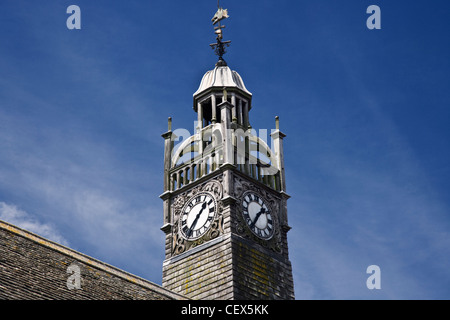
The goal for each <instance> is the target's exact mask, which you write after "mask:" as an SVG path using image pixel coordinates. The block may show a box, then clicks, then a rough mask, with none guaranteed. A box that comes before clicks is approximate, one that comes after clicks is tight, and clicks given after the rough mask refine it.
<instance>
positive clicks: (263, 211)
mask: <svg viewBox="0 0 450 320" xmlns="http://www.w3.org/2000/svg"><path fill="white" fill-rule="evenodd" d="M265 212H266V209H264V208H261V210H259V212H258V213H257V214H256V216H255V220H253V221H252V223H251V224H250V228H253V227H254V226H255V224H256V222H257V221H258V219H259V217H260V216H261V214H263V213H265Z"/></svg>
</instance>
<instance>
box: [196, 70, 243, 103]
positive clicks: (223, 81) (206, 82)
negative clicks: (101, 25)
mask: <svg viewBox="0 0 450 320" xmlns="http://www.w3.org/2000/svg"><path fill="white" fill-rule="evenodd" d="M223 87H227V88H230V87H234V88H238V89H240V90H242V91H244V92H245V93H246V94H248V95H250V96H251V95H252V94H251V93H250V92H249V91H248V90H247V88H246V87H245V85H244V81H242V78H241V76H240V75H239V73H237V72H236V71H234V70H231V69H230V67H228V66H226V65H225V66H216V67H215V68H214V69H213V70H210V71H207V72H206V73H205V75H204V76H203V79H202V82H201V83H200V87H199V88H198V90H197V91H196V92H195V93H194V97H196V96H198V95H200V94H201V93H202V92H204V91H205V90H207V89H209V88H219V89H223Z"/></svg>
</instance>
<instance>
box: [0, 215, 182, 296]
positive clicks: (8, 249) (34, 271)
mask: <svg viewBox="0 0 450 320" xmlns="http://www.w3.org/2000/svg"><path fill="white" fill-rule="evenodd" d="M69 266H71V268H69ZM74 269H75V270H76V269H77V270H78V271H79V272H80V273H79V275H80V276H79V282H78V283H77V282H76V281H75V278H74V277H76V276H77V272H75V271H74ZM68 271H69V272H68ZM72 280H73V281H72ZM68 282H69V286H68ZM77 284H79V286H77ZM69 287H70V288H71V289H69ZM78 287H79V288H78ZM0 299H11V300H12V299H27V300H40V299H56V300H64V299H71V300H72V299H73V300H85V299H89V300H90V299H93V300H111V299H118V300H129V299H136V300H138V299H139V300H140V299H146V300H183V299H185V298H184V297H183V296H181V295H178V294H175V293H173V292H171V291H169V290H166V289H164V288H162V287H161V286H158V285H156V284H154V283H152V282H149V281H147V280H145V279H142V278H139V277H137V276H134V275H132V274H129V273H127V272H125V271H122V270H120V269H118V268H115V267H113V266H110V265H108V264H106V263H103V262H101V261H98V260H96V259H93V258H91V257H88V256H86V255H83V254H81V253H79V252H77V251H75V250H72V249H69V248H67V247H64V246H61V245H59V244H57V243H54V242H52V241H49V240H46V239H44V238H42V237H40V236H37V235H35V234H33V233H31V232H28V231H25V230H23V229H20V228H17V227H15V226H13V225H11V224H8V223H5V222H3V221H0Z"/></svg>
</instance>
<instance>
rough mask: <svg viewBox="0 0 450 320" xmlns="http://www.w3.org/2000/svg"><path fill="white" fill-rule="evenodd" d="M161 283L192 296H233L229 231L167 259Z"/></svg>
mask: <svg viewBox="0 0 450 320" xmlns="http://www.w3.org/2000/svg"><path fill="white" fill-rule="evenodd" d="M163 287H164V288H167V289H169V290H171V291H174V292H177V293H179V294H182V295H186V296H187V297H189V298H192V299H199V300H200V299H207V300H228V299H233V279H232V254H231V243H230V235H226V236H221V237H219V238H217V239H214V240H212V241H210V242H207V243H205V244H202V245H200V246H198V247H196V248H194V249H191V250H189V251H187V252H186V253H184V254H180V255H178V256H175V257H173V258H171V259H169V260H166V261H165V262H164V265H163Z"/></svg>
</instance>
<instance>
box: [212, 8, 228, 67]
mask: <svg viewBox="0 0 450 320" xmlns="http://www.w3.org/2000/svg"><path fill="white" fill-rule="evenodd" d="M217 9H218V10H217V12H216V14H215V15H214V16H213V18H212V19H211V22H212V23H213V25H216V24H218V25H217V26H216V27H214V30H215V32H214V33H215V34H216V35H217V37H216V41H217V42H216V43H212V44H210V46H211V48H212V49H213V50H214V52H215V53H216V55H218V56H219V61H218V62H217V63H216V66H226V65H227V63H226V62H225V60H224V59H223V55H224V54H225V53H226V52H227V51H226V48H227V47H229V46H230V43H231V41H230V40H228V41H222V39H223V31H222V29H224V28H225V25H222V24H221V23H220V21H222V20H223V19H227V18H228V17H229V15H228V9H223V8H222V7H221V6H220V3H219V1H217Z"/></svg>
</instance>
